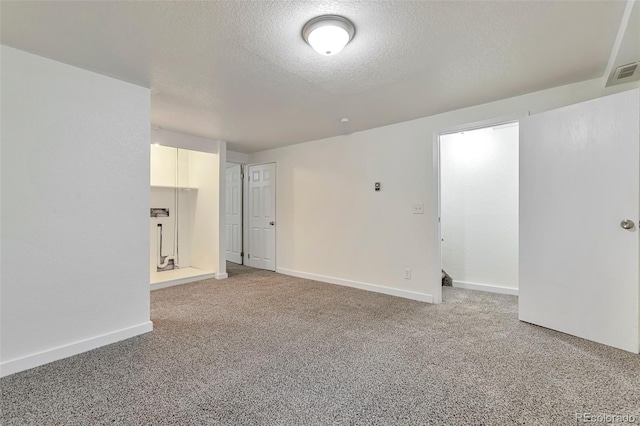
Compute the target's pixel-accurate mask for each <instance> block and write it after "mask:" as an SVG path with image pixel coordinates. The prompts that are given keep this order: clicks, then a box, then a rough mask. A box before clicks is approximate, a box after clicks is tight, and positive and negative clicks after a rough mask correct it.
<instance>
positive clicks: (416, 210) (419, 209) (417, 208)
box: [413, 204, 424, 214]
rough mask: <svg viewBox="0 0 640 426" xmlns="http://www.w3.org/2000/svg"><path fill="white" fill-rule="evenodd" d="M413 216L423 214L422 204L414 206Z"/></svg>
mask: <svg viewBox="0 0 640 426" xmlns="http://www.w3.org/2000/svg"><path fill="white" fill-rule="evenodd" d="M413 214H424V204H414V205H413Z"/></svg>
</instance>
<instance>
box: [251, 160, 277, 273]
mask: <svg viewBox="0 0 640 426" xmlns="http://www.w3.org/2000/svg"><path fill="white" fill-rule="evenodd" d="M275 178H276V165H275V163H269V164H259V165H254V166H249V169H248V180H249V181H248V202H249V248H248V250H247V255H246V264H247V265H249V266H252V267H254V268H260V269H268V270H270V271H275V270H276V262H275V253H276V222H275V221H276V186H275V185H276V182H275Z"/></svg>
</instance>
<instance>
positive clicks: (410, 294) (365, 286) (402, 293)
mask: <svg viewBox="0 0 640 426" xmlns="http://www.w3.org/2000/svg"><path fill="white" fill-rule="evenodd" d="M276 272H277V273H279V274H284V275H290V276H292V277H298V278H304V279H307V280H314V281H321V282H325V283H329V284H336V285H342V286H345V287H353V288H358V289H360V290H367V291H373V292H375V293H383V294H388V295H390V296H396V297H403V298H405V299H411V300H418V301H420V302H427V303H433V296H432V295H430V294H426V293H418V292H415V291H409V290H402V289H398V288H392V287H384V286H381V285H377V284H369V283H363V282H359V281H351V280H345V279H342V278H335V277H327V276H325V275H318V274H310V273H307V272H300V271H293V270H291V269H284V268H276Z"/></svg>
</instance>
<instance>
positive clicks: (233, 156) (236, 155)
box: [227, 151, 249, 164]
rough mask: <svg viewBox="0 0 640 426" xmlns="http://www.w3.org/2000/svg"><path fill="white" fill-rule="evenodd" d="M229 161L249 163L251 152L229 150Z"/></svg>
mask: <svg viewBox="0 0 640 426" xmlns="http://www.w3.org/2000/svg"><path fill="white" fill-rule="evenodd" d="M227 162H228V163H236V164H247V163H248V162H249V154H245V153H244V152H236V151H227Z"/></svg>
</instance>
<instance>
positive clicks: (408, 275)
mask: <svg viewBox="0 0 640 426" xmlns="http://www.w3.org/2000/svg"><path fill="white" fill-rule="evenodd" d="M403 278H404V279H405V280H410V279H411V269H410V268H406V269H405V270H404V276H403Z"/></svg>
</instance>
